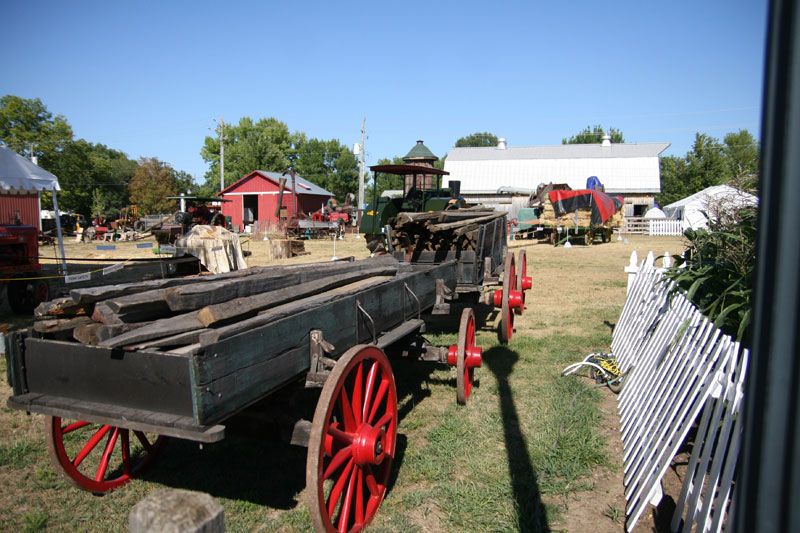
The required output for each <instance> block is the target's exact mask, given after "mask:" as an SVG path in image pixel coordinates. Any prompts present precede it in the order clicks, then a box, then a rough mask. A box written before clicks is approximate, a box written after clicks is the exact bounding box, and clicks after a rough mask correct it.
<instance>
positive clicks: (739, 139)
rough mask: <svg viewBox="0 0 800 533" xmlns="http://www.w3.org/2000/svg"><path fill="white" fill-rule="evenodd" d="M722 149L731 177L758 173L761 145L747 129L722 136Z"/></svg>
mask: <svg viewBox="0 0 800 533" xmlns="http://www.w3.org/2000/svg"><path fill="white" fill-rule="evenodd" d="M723 142H724V143H725V146H723V147H722V151H723V153H724V154H725V156H726V157H727V161H728V174H729V175H730V176H732V177H734V178H735V177H749V176H757V175H758V165H759V162H760V154H761V147H760V146H759V144H758V143H757V142H756V140H755V139H754V138H753V136H752V135H751V134H750V132H749V131H747V130H739V131H738V132H737V133H728V134H727V135H725V137H724V138H723Z"/></svg>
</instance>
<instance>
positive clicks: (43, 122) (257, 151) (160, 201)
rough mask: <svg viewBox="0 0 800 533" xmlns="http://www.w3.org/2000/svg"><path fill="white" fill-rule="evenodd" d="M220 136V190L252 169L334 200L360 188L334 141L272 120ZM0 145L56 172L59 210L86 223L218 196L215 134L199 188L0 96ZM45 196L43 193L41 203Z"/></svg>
mask: <svg viewBox="0 0 800 533" xmlns="http://www.w3.org/2000/svg"><path fill="white" fill-rule="evenodd" d="M222 138H223V142H224V145H225V172H224V175H225V185H226V186H227V185H230V184H232V183H234V182H235V181H236V180H238V179H240V178H242V177H243V176H245V175H246V174H248V173H250V172H252V171H253V170H265V171H274V172H283V171H284V170H286V169H287V168H294V170H295V171H296V172H297V174H298V175H300V176H302V177H303V178H305V179H307V180H309V181H311V182H313V183H315V184H317V185H319V186H320V187H322V188H324V189H327V190H328V191H330V192H331V193H333V194H334V195H335V196H336V197H337V198H338V199H340V200H344V197H345V195H346V194H348V193H354V192H356V191H357V189H358V161H357V160H356V158H355V156H354V155H353V153H352V152H351V151H350V150H349V149H348V148H347V146H345V145H343V144H342V143H340V142H339V141H338V140H337V139H330V140H325V139H317V138H310V137H308V136H307V135H306V134H305V133H303V132H297V131H296V132H294V133H290V132H289V128H288V127H287V126H286V124H284V123H283V122H280V121H279V120H277V119H275V118H262V119H259V120H257V121H253V120H252V119H251V118H250V117H243V118H242V119H241V120H240V121H239V123H238V124H236V125H226V127H225V129H224V132H223V136H222ZM0 141H2V142H3V143H5V144H6V145H7V146H8V147H9V148H11V149H12V150H14V151H15V152H16V153H18V154H19V155H21V156H23V157H25V158H31V157H35V158H36V159H37V162H38V164H39V166H41V167H42V168H44V169H45V170H47V171H49V172H52V173H53V174H55V175H56V176H57V177H58V179H59V185H60V187H61V192H60V193H59V207H60V208H61V209H62V210H64V211H74V212H76V213H80V214H83V215H84V216H87V217H94V216H97V215H100V214H103V215H105V216H106V217H108V218H116V217H117V216H118V214H119V211H120V210H121V209H122V208H124V207H126V206H128V205H138V206H139V210H140V212H141V213H172V212H174V211H175V210H177V208H178V204H177V201H176V200H168V199H167V197H168V196H177V195H179V194H180V193H181V192H185V191H187V190H190V191H191V192H192V194H193V195H199V196H206V197H213V196H215V195H216V193H217V192H219V190H220V181H219V165H220V157H219V155H220V154H219V152H220V144H219V143H220V137H219V136H209V137H206V139H205V141H204V143H203V146H202V148H201V150H200V155H201V156H202V157H203V160H204V161H206V162H207V163H209V165H210V168H209V170H208V172H206V174H205V176H204V182H203V183H202V184H198V183H196V181H195V179H194V178H193V177H192V176H191V175H189V174H188V173H187V172H184V171H182V170H176V169H174V168H173V167H172V166H171V165H170V164H168V163H166V162H164V161H161V160H159V159H158V158H156V157H142V158H140V159H138V160H134V159H131V158H129V157H128V156H127V155H126V154H125V153H124V152H122V151H120V150H115V149H113V148H109V147H108V146H106V145H104V144H101V143H92V142H89V141H87V140H85V139H76V138H75V136H74V133H73V131H72V126H70V124H69V122H68V121H67V118H66V117H64V116H63V115H53V113H51V112H50V111H49V110H48V109H47V106H46V105H45V104H44V103H42V101H41V100H40V99H39V98H34V99H25V98H21V97H19V96H14V95H5V96H3V97H0ZM47 197H48V194H47V193H43V198H44V199H45V205H47V203H48V200H49V198H47Z"/></svg>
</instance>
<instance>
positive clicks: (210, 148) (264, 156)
mask: <svg viewBox="0 0 800 533" xmlns="http://www.w3.org/2000/svg"><path fill="white" fill-rule="evenodd" d="M299 140H300V135H299V134H297V133H295V134H292V133H289V128H288V126H286V124H284V123H283V122H281V121H279V120H277V119H275V118H272V117H270V118H262V119H259V120H258V122H253V119H251V118H250V117H242V118H241V119H240V120H239V124H237V125H229V124H226V125H225V131H224V143H225V186H228V185H230V184H231V183H233V182H235V181H236V180H238V179H241V178H242V177H244V176H245V175H247V174H249V173H250V172H252V171H254V170H265V171H268V172H270V171H271V172H283V171H284V170H286V169H287V168H289V166H290V164H291V159H292V158H294V156H295V155H296V151H295V149H294V148H293V144H294V143H295V142H297V141H299ZM200 155H201V156H202V157H203V160H204V161H205V162H207V163H210V164H211V166H210V168H209V170H208V172H206V175H205V178H206V184H205V185H204V186H207V185H209V182H211V183H215V184H216V188H215V189H212V190H214V192H217V191H219V161H220V153H219V136H215V137H206V139H205V144H204V145H203V148H202V149H201V150H200Z"/></svg>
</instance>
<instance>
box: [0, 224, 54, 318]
mask: <svg viewBox="0 0 800 533" xmlns="http://www.w3.org/2000/svg"><path fill="white" fill-rule="evenodd" d="M41 270H42V265H41V264H40V263H39V228H36V227H34V226H23V225H0V280H2V281H0V283H2V284H4V285H5V284H7V285H8V302H9V305H10V306H11V309H12V310H13V311H14V312H15V313H20V314H22V313H30V312H32V311H33V309H34V308H35V307H36V306H37V305H38V304H39V303H41V302H44V301H46V300H47V299H48V297H49V296H50V287H49V285H48V284H47V280H46V279H40V278H39V279H37V276H38V275H39V272H40V271H41ZM17 278H18V279H17Z"/></svg>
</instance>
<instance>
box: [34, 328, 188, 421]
mask: <svg viewBox="0 0 800 533" xmlns="http://www.w3.org/2000/svg"><path fill="white" fill-rule="evenodd" d="M25 348H26V349H25V366H26V374H27V385H28V392H35V393H39V394H44V395H49V396H59V397H63V398H70V399H74V400H80V401H88V402H98V403H103V404H109V405H117V406H120V407H128V408H133V409H143V410H147V411H153V412H157V413H166V414H170V415H179V416H192V400H191V391H190V385H191V379H190V376H189V358H188V357H184V356H178V355H171V354H164V353H154V352H149V351H146V350H143V351H139V352H135V353H134V352H125V351H123V350H116V349H109V348H105V347H99V346H86V345H83V344H78V343H74V342H60V341H49V340H40V339H33V338H28V339H25Z"/></svg>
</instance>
